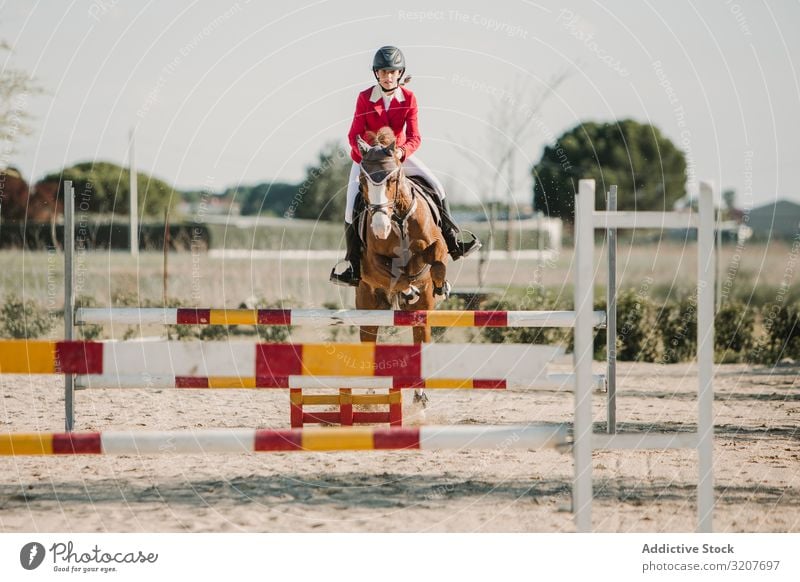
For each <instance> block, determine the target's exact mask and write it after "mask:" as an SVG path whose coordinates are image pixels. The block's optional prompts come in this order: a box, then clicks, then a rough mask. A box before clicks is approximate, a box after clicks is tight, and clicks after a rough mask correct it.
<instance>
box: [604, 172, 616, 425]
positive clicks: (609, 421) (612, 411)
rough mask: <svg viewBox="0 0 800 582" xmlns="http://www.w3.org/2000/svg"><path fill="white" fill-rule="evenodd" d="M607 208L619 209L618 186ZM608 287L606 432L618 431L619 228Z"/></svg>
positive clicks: (612, 233) (611, 240)
mask: <svg viewBox="0 0 800 582" xmlns="http://www.w3.org/2000/svg"><path fill="white" fill-rule="evenodd" d="M606 210H608V211H609V212H616V211H617V186H616V185H613V186H611V190H609V192H608V203H607V204H606ZM606 239H607V240H608V285H607V287H606V387H607V389H608V392H607V394H606V433H608V434H614V433H616V432H617V229H616V228H609V229H608V232H607V233H606Z"/></svg>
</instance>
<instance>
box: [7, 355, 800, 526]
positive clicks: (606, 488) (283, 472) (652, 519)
mask: <svg viewBox="0 0 800 582" xmlns="http://www.w3.org/2000/svg"><path fill="white" fill-rule="evenodd" d="M563 363H564V365H565V367H564V369H565V370H566V369H567V368H568V364H569V362H568V361H567V360H565V361H564V362H563ZM597 371H598V372H599V371H600V369H599V368H598V370H597ZM797 373H798V369H797V368H782V369H779V370H778V371H777V373H772V374H770V373H769V371H768V370H753V369H749V368H746V367H744V366H738V365H726V366H720V367H718V368H717V370H716V377H715V391H716V401H715V407H714V414H715V427H716V429H715V433H716V437H715V447H714V454H715V459H714V460H715V474H716V497H717V509H716V513H715V516H714V518H715V519H714V525H715V530H716V531H728V532H784V531H794V532H797V531H800V446H798V445H800V432H798V425H800V392H799V391H798V389H800V380H798V375H797ZM619 378H620V380H619V382H620V393H619V408H618V419H619V421H620V430H624V431H639V432H643V431H648V430H692V429H693V428H694V420H695V418H696V400H695V392H696V376H695V368H694V367H693V366H687V365H675V366H658V365H654V364H622V365H621V366H620V369H619ZM0 395H2V398H0V401H1V402H2V409H1V410H0V431H3V432H6V431H7V432H23V431H33V430H40V431H59V430H61V429H62V428H63V385H62V381H61V380H60V378H50V377H36V378H33V380H29V379H28V378H23V377H19V376H0ZM406 399H407V400H410V398H406ZM604 406H605V396H604V395H602V394H599V393H598V394H596V395H595V399H594V418H595V420H596V422H597V425H596V430H598V431H600V430H604V428H605V425H604V420H605V408H604ZM571 408H572V397H571V395H568V394H555V393H530V392H522V391H515V392H506V393H502V392H499V393H498V392H483V393H481V392H478V391H474V392H471V393H470V392H443V391H437V392H435V393H433V394H432V406H431V408H429V410H428V412H427V417H426V419H425V422H426V423H428V424H459V423H481V424H484V423H485V424H492V423H493V424H504V423H515V422H537V423H538V422H565V423H569V422H571V416H572V415H571ZM77 410H78V418H77V427H78V428H79V429H80V430H109V429H121V428H125V429H136V430H139V429H142V430H144V429H151V430H168V429H194V428H202V427H208V428H210V427H214V428H219V427H230V428H234V427H248V428H256V427H287V426H288V396H287V394H286V393H285V392H283V391H216V392H215V391H196V392H191V391H169V390H163V391H149V392H147V391H143V390H134V391H126V392H120V391H108V390H106V391H100V390H97V391H85V392H80V393H78V395H77ZM695 456H696V455H695V454H694V453H693V452H691V451H668V452H659V451H650V452H632V451H622V452H596V453H595V454H594V490H595V496H596V499H595V505H594V519H593V523H594V528H595V530H597V531H617V532H627V531H659V532H666V531H691V530H693V529H694V523H695V482H696V474H697V464H696V459H695ZM0 470H2V477H0V531H5V532H19V531H49V532H68V531H69V532H92V531H108V532H117V531H121V532H147V531H178V532H180V531H204V532H219V531H247V532H309V531H366V532H372V531H411V532H418V531H453V532H456V531H458V532H473V531H501V532H566V531H574V527H573V522H572V514H571V513H570V512H569V511H568V509H569V501H570V486H571V476H572V462H571V458H570V456H569V455H561V454H559V453H555V452H536V453H534V452H516V451H456V452H421V453H419V452H418V453H406V452H375V453H372V452H368V453H315V454H302V453H280V454H260V455H240V456H219V455H213V456H207V457H203V456H187V457H141V458H140V457H62V458H58V457H39V458H33V457H29V458H2V459H0Z"/></svg>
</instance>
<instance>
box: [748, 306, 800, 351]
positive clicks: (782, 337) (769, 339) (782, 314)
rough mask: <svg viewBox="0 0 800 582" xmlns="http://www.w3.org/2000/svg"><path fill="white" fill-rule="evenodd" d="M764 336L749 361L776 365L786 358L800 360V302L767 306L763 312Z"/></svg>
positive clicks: (757, 343)
mask: <svg viewBox="0 0 800 582" xmlns="http://www.w3.org/2000/svg"><path fill="white" fill-rule="evenodd" d="M761 317H762V322H763V326H764V335H763V336H762V337H761V338H759V341H757V342H756V346H755V348H754V349H753V351H752V354H751V355H750V358H748V359H749V361H751V362H753V363H757V364H766V365H774V364H776V363H778V362H780V361H781V360H782V359H784V358H792V359H794V360H797V359H800V302H798V303H791V304H785V303H783V304H780V305H776V304H774V303H773V304H771V305H766V306H765V307H764V308H763V309H762V311H761Z"/></svg>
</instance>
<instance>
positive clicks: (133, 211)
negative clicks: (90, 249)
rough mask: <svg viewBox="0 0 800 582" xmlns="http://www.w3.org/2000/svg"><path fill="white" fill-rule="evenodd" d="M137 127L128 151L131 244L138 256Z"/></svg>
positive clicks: (132, 249)
mask: <svg viewBox="0 0 800 582" xmlns="http://www.w3.org/2000/svg"><path fill="white" fill-rule="evenodd" d="M135 142H136V128H135V127H134V128H133V129H131V144H130V151H129V153H128V161H129V162H130V173H131V176H130V178H131V184H130V191H131V192H130V194H131V196H130V197H131V199H130V205H129V206H130V228H131V232H130V244H131V255H133V256H137V255H138V254H139V182H138V179H137V175H136V156H135V147H136V143H135Z"/></svg>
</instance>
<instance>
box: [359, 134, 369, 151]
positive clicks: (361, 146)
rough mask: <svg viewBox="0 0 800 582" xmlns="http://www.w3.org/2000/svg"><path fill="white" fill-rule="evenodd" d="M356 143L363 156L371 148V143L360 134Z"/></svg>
mask: <svg viewBox="0 0 800 582" xmlns="http://www.w3.org/2000/svg"><path fill="white" fill-rule="evenodd" d="M356 143H357V144H358V151H359V152H361V155H362V156H363V155H364V154H365V153H367V152H368V151H369V150H370V147H369V144H368V143H367V142H365V141H364V140H363V139H362V137H361V136H360V135H359V136H358V137H357V138H356Z"/></svg>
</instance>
